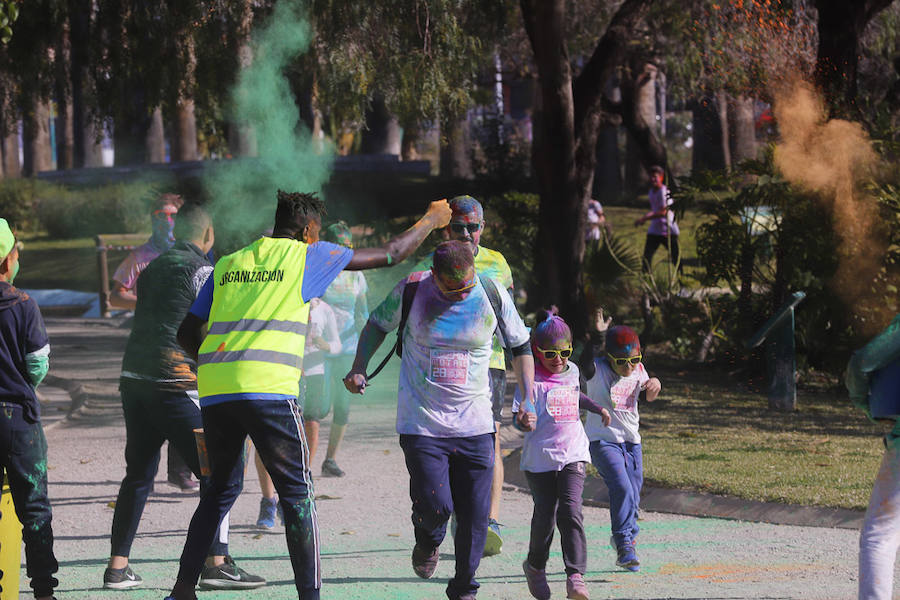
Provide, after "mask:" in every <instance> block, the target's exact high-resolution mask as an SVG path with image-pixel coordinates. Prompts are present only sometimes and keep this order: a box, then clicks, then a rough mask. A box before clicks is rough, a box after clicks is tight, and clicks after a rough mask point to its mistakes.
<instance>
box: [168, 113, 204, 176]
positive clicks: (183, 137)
mask: <svg viewBox="0 0 900 600" xmlns="http://www.w3.org/2000/svg"><path fill="white" fill-rule="evenodd" d="M174 125H175V127H174V128H173V133H174V135H173V136H172V137H173V138H174V139H173V142H174V143H173V144H172V162H181V161H191V160H199V159H200V155H199V153H198V152H197V117H196V116H195V114H194V100H193V99H192V98H181V99H179V100H178V103H177V104H176V105H175V123H174Z"/></svg>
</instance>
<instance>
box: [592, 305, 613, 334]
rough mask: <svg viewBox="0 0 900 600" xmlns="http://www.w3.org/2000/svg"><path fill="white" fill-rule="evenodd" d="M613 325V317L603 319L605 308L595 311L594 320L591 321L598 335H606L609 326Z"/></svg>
mask: <svg viewBox="0 0 900 600" xmlns="http://www.w3.org/2000/svg"><path fill="white" fill-rule="evenodd" d="M610 323H612V317H607V318H605V319H604V318H603V308H602V307H601V308H598V309H597V310H596V311H594V315H593V319H592V320H591V325H592V326H593V327H594V330H595V331H596V332H597V333H604V332H605V331H606V330H607V329H609V324H610Z"/></svg>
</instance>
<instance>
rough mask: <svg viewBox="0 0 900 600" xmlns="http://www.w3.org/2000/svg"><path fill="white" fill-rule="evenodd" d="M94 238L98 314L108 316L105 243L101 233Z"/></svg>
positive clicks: (107, 268)
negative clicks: (98, 301) (97, 279)
mask: <svg viewBox="0 0 900 600" xmlns="http://www.w3.org/2000/svg"><path fill="white" fill-rule="evenodd" d="M94 239H95V241H96V243H97V269H98V270H99V272H100V316H101V317H104V318H109V317H110V312H109V265H108V264H107V263H106V244H104V243H103V236H102V235H98V236H96V237H95V238H94Z"/></svg>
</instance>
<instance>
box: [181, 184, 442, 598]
mask: <svg viewBox="0 0 900 600" xmlns="http://www.w3.org/2000/svg"><path fill="white" fill-rule="evenodd" d="M324 214H325V207H324V205H323V204H322V202H321V201H320V200H319V199H318V198H317V197H316V196H315V194H301V193H286V192H282V191H279V192H278V207H277V209H276V211H275V227H274V230H273V233H272V236H271V237H263V238H261V239H259V240H257V241H255V242H253V243H252V244H250V245H249V246H246V247H245V248H243V249H241V250H238V251H237V252H235V253H233V254H229V255H228V256H224V257H222V258H221V259H219V261H218V262H217V263H216V267H215V271H214V273H213V276H212V277H210V278H209V279H208V280H207V282H206V284H205V285H204V288H203V289H202V290H201V291H200V294H199V295H198V297H197V301H196V302H195V303H194V305H193V306H192V307H191V310H190V312H189V313H188V315H187V317H185V319H184V321H183V322H182V324H181V327H180V328H179V331H178V341H179V343H180V344H181V345H182V346H183V347H184V349H185V350H186V351H187V352H188V353H189V354H191V355H193V356H195V357H196V358H197V364H198V371H197V377H198V388H199V393H200V410H201V413H202V415H203V425H204V430H205V436H206V448H207V452H208V453H209V459H210V464H211V465H212V474H211V477H210V485H209V488H208V490H207V491H205V492H204V494H203V496H202V498H201V500H200V503H199V505H198V506H197V510H196V511H195V512H194V517H193V519H192V520H191V525H190V529H189V530H188V535H187V540H186V541H185V545H184V551H183V553H182V555H181V567H180V569H179V571H178V577H177V580H176V582H175V586H174V588H173V589H172V593H171V596H169V598H171V599H172V600H188V599H191V600H192V599H194V598H196V595H195V593H194V587H195V585H196V583H197V580H198V577H199V576H200V571H201V569H202V567H203V555H204V554H205V549H206V548H208V547H209V544H210V542H211V541H212V538H213V535H214V532H215V530H216V526H217V525H218V523H219V521H221V519H222V516H223V515H224V514H225V513H226V512H228V510H229V509H230V508H231V505H232V504H233V503H234V501H235V499H236V498H237V496H238V494H239V493H240V491H241V487H242V485H243V465H242V461H241V456H242V451H243V448H244V440H245V439H246V437H247V436H248V435H249V436H250V438H251V440H252V441H253V445H254V446H255V447H256V450H257V452H258V453H259V456H260V457H261V458H262V462H263V464H264V465H265V467H266V470H267V471H268V472H269V474H270V475H271V476H272V480H273V482H274V484H275V489H276V490H277V491H278V496H279V498H280V503H281V508H282V511H283V512H284V523H285V534H286V537H287V546H288V553H289V554H290V557H291V565H292V567H293V569H294V581H295V584H296V586H297V592H298V594H299V598H300V600H318V598H319V589H320V588H321V586H322V574H321V563H320V559H319V531H318V517H317V515H316V507H315V502H314V498H313V493H312V477H311V474H310V470H309V465H308V464H307V463H306V457H307V456H308V448H307V445H306V439H305V437H304V434H303V423H302V419H301V415H300V408H299V407H298V405H297V392H298V381H299V380H300V376H301V371H300V367H301V364H302V361H303V346H304V341H305V334H306V326H307V321H308V318H309V301H310V299H312V298H317V297H319V296H321V295H322V294H323V293H324V292H325V290H326V288H327V287H328V285H329V284H330V283H331V282H332V281H333V280H334V278H335V277H337V275H338V273H340V272H341V271H342V270H343V269H350V270H362V269H372V268H377V267H385V266H390V265H393V264H396V263H399V262H400V261H402V260H404V259H405V258H406V257H408V256H409V255H410V254H411V253H412V252H413V251H414V250H415V249H416V248H417V247H418V246H419V245H420V244H421V243H422V241H423V240H424V239H425V238H426V237H427V236H428V234H429V233H431V231H433V230H435V229H439V228H441V227H444V226H446V225H447V223H448V222H449V221H450V207H449V205H448V204H447V201H446V200H441V201H438V202H432V203H431V205H430V206H429V208H428V212H427V213H426V214H425V216H423V217H422V218H421V219H420V220H419V221H418V222H417V223H416V224H415V225H413V226H412V227H410V228H409V229H407V230H406V231H404V232H403V233H401V234H400V235H398V236H396V237H394V238H393V239H391V240H390V241H388V242H387V243H386V244H385V245H384V246H383V247H379V248H359V249H350V248H345V247H343V246H339V245H337V244H332V243H329V242H320V241H319V230H320V228H321V224H322V221H321V219H322V216H323V215H324ZM204 326H206V327H207V331H206V334H205V336H204V333H203V327H204ZM198 557H199V560H197V559H198Z"/></svg>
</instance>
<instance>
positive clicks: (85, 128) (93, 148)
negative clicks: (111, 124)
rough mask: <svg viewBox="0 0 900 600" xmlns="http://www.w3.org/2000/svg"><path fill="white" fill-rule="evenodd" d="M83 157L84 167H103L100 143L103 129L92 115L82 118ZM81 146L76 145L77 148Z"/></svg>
mask: <svg viewBox="0 0 900 600" xmlns="http://www.w3.org/2000/svg"><path fill="white" fill-rule="evenodd" d="M81 124H82V125H81V136H82V140H81V145H80V148H81V156H82V159H83V160H84V162H83V163H82V164H81V166H82V167H102V166H103V146H102V144H101V142H100V140H101V138H102V135H103V128H102V126H101V124H100V123H98V122H97V121H95V120H94V117H93V116H92V115H91V114H82V117H81ZM78 147H79V146H78V145H76V148H78Z"/></svg>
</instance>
